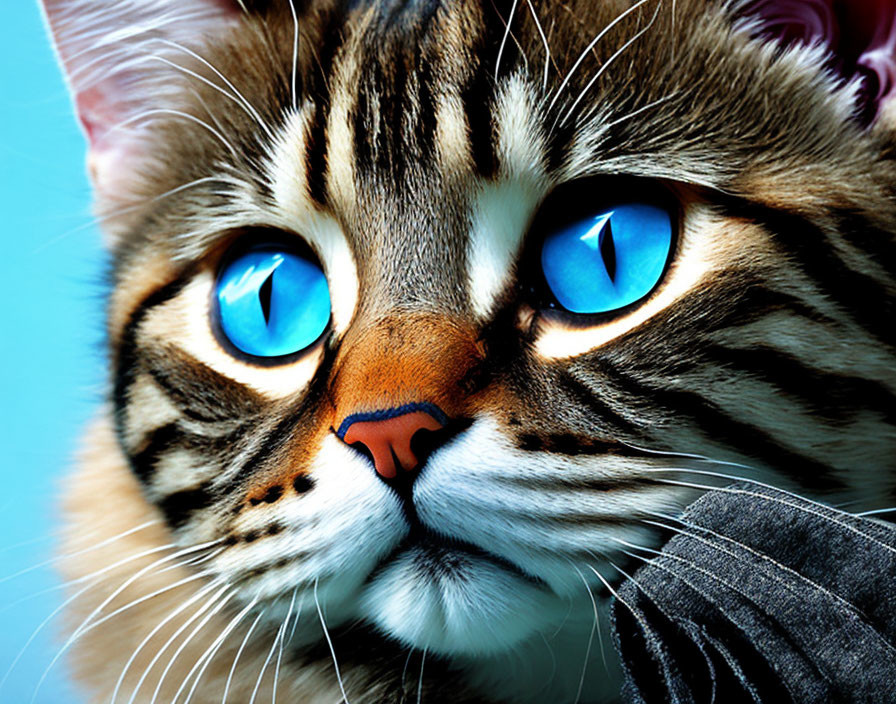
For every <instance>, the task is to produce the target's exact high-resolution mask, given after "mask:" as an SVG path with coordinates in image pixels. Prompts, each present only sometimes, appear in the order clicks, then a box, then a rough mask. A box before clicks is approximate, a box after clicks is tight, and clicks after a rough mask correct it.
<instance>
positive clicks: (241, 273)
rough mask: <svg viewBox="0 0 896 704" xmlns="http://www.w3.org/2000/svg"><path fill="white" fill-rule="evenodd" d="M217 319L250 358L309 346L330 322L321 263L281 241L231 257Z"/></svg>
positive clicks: (221, 279)
mask: <svg viewBox="0 0 896 704" xmlns="http://www.w3.org/2000/svg"><path fill="white" fill-rule="evenodd" d="M214 300H215V306H214V307H215V310H214V312H213V315H214V316H215V322H216V323H217V327H218V329H219V330H220V332H221V333H222V334H223V336H224V337H225V338H226V340H227V341H228V342H229V343H230V344H232V345H233V347H235V348H236V349H237V350H239V351H240V352H242V353H245V354H247V355H250V356H252V357H259V358H265V359H266V360H267V361H275V359H276V358H278V357H287V356H290V355H293V354H295V353H297V352H301V351H302V350H304V349H306V348H308V347H310V346H311V345H312V344H314V343H315V342H316V341H317V340H318V339H319V338H320V336H321V335H322V334H323V333H324V331H325V330H326V329H327V324H328V323H329V321H330V291H329V288H328V286H327V278H326V276H325V274H324V272H323V270H322V269H321V266H320V264H319V263H318V262H317V261H316V260H315V259H314V258H313V257H312V256H311V255H310V253H309V254H305V253H304V252H301V251H299V250H297V249H294V248H291V247H289V246H287V245H283V244H274V243H272V244H264V245H259V246H256V247H253V248H251V249H248V250H243V251H242V253H240V254H238V255H237V256H235V257H232V258H231V259H230V260H229V261H228V262H227V263H226V265H225V266H224V267H223V268H222V269H221V271H220V273H219V274H218V279H217V281H216V284H215V294H214Z"/></svg>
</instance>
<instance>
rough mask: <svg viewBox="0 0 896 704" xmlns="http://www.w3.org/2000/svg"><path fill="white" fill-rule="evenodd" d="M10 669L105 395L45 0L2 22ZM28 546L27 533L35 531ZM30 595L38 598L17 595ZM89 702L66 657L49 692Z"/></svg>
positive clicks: (42, 602)
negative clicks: (62, 487)
mask: <svg viewBox="0 0 896 704" xmlns="http://www.w3.org/2000/svg"><path fill="white" fill-rule="evenodd" d="M0 38H2V41H0V167H2V168H0V202H2V206H3V210H2V223H3V231H4V235H3V241H2V257H0V262H2V263H0V448H2V454H0V457H2V460H0V481H2V491H0V678H2V677H3V676H4V674H5V673H6V671H7V669H8V668H9V665H10V664H11V662H12V661H13V659H14V658H15V657H16V654H17V653H18V652H19V651H20V650H21V649H22V647H23V646H24V645H25V643H26V641H27V640H28V638H29V636H30V635H31V633H32V632H33V631H34V629H35V628H36V627H37V626H38V625H39V624H40V623H41V621H42V620H44V618H46V617H47V616H48V615H49V614H50V613H51V612H52V610H53V608H55V606H56V605H57V604H59V603H60V602H61V597H60V594H61V591H60V590H56V591H52V592H49V593H46V594H39V592H40V591H41V590H44V589H47V588H49V587H51V586H53V585H54V584H58V580H56V577H55V574H54V573H53V571H52V569H51V568H41V569H37V570H34V571H32V572H30V573H28V574H25V575H22V576H19V577H15V578H13V579H9V578H8V576H9V575H12V574H14V573H16V572H17V571H19V570H22V569H25V568H28V567H30V566H33V565H36V564H38V563H40V562H42V561H43V560H46V559H48V558H50V557H51V556H52V554H53V549H54V544H53V539H52V537H51V536H52V533H53V531H54V528H55V527H56V525H57V523H58V519H57V512H56V504H57V501H58V497H59V489H58V484H59V478H60V477H61V476H62V475H63V474H64V473H65V472H67V471H69V468H70V467H71V464H72V456H73V454H74V452H75V450H76V448H77V444H78V438H79V436H80V434H81V432H82V430H83V428H84V427H85V425H86V423H87V422H88V421H89V419H90V417H91V415H92V414H93V413H94V412H95V410H96V408H97V406H98V404H99V403H100V402H101V400H102V398H103V395H104V366H105V365H104V352H103V347H102V339H103V338H102V324H103V291H104V286H103V283H102V281H103V275H104V269H105V260H104V255H103V252H102V248H101V246H100V245H101V237H100V235H99V233H98V232H97V230H96V228H95V227H92V226H91V225H89V223H90V222H91V217H90V214H89V208H90V206H89V202H90V190H89V185H88V183H87V179H86V176H85V170H84V150H85V142H84V139H83V137H82V136H81V133H80V130H79V128H78V125H77V123H76V121H75V118H74V116H73V113H72V108H71V104H70V102H69V98H68V96H67V93H66V89H65V85H64V83H63V80H62V75H61V73H60V71H59V69H58V68H57V66H56V60H55V57H54V55H53V52H52V49H51V48H50V44H49V41H48V39H47V37H46V34H45V31H44V27H43V22H42V18H41V14H40V10H39V9H38V6H37V4H36V1H35V0H12V1H10V0H6V1H5V2H4V3H3V22H2V29H0ZM26 541H27V544H24V545H23V544H22V543H23V542H26ZM25 597H31V598H29V599H28V600H27V601H23V602H21V603H15V602H17V601H18V600H20V599H23V598H25ZM53 625H54V623H52V622H51V623H50V624H49V625H48V626H47V628H45V629H44V631H43V632H42V633H41V634H40V635H39V636H38V637H37V638H36V639H35V641H34V642H33V643H32V644H31V645H30V646H29V648H28V650H26V651H25V655H24V656H23V657H22V659H21V660H20V662H19V663H18V664H17V665H16V667H15V669H14V670H13V671H12V673H11V674H10V676H9V678H8V679H7V681H6V682H5V683H4V684H3V686H2V689H0V702H4V703H9V704H27V703H28V702H29V701H31V698H32V693H33V691H34V688H35V686H36V684H37V682H38V680H39V679H40V677H41V674H42V673H43V671H44V669H45V668H46V666H47V665H48V664H49V662H50V660H51V659H52V657H53V655H54V654H55V653H56V651H57V650H58V648H59V645H60V643H59V640H58V633H54V629H53ZM35 701H37V702H41V703H42V704H43V703H46V704H51V703H52V704H77V703H78V702H80V701H82V699H81V698H79V697H77V696H76V695H75V694H73V692H72V691H71V689H70V687H69V685H68V684H67V679H66V671H65V667H64V664H63V663H60V664H57V665H56V666H54V668H53V669H52V670H51V672H50V675H49V677H48V678H47V681H46V682H45V683H44V684H43V685H42V687H41V689H40V692H39V694H38V696H37V699H36V700H35Z"/></svg>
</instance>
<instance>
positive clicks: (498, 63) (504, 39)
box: [495, 0, 519, 83]
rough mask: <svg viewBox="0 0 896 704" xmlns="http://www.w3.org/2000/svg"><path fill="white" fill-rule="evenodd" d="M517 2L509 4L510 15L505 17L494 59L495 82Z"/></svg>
mask: <svg viewBox="0 0 896 704" xmlns="http://www.w3.org/2000/svg"><path fill="white" fill-rule="evenodd" d="M518 3H519V0H513V5H511V6H510V16H509V17H508V18H507V22H506V24H505V28H504V36H503V37H502V38H501V46H500V47H498V58H497V59H496V60H495V83H497V82H498V74H499V73H500V72H501V57H502V56H504V47H505V46H506V44H507V38H508V37H509V36H510V27H511V25H512V24H513V17H514V15H516V6H517V4H518Z"/></svg>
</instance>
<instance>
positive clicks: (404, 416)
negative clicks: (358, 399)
mask: <svg viewBox="0 0 896 704" xmlns="http://www.w3.org/2000/svg"><path fill="white" fill-rule="evenodd" d="M445 421H446V418H445V414H444V413H442V411H441V410H439V408H438V407H437V406H434V405H433V404H431V403H410V404H407V405H405V406H400V407H398V408H390V409H387V410H382V411H374V412H372V413H355V414H353V415H350V416H348V417H347V418H346V419H345V420H344V421H342V424H341V425H340V426H339V430H338V431H337V433H336V434H337V435H338V436H339V437H340V438H342V440H343V441H344V442H345V443H347V444H349V445H354V444H355V443H360V444H362V445H364V447H366V448H367V450H368V452H370V454H371V456H372V457H373V464H374V466H375V467H376V472H377V474H379V475H380V476H381V477H382V478H383V479H394V478H395V477H397V476H398V470H399V469H402V470H404V471H405V472H413V471H414V470H416V469H417V468H418V465H419V464H420V462H419V460H418V458H417V456H416V454H415V453H414V450H413V449H412V448H411V440H412V439H413V437H414V435H416V434H417V432H418V431H420V430H430V431H433V430H440V429H441V428H443V427H444V426H445Z"/></svg>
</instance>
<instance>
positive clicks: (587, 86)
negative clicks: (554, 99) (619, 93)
mask: <svg viewBox="0 0 896 704" xmlns="http://www.w3.org/2000/svg"><path fill="white" fill-rule="evenodd" d="M662 6H663V0H659V2H658V3H657V5H656V10H655V11H654V13H653V17H651V18H650V22H648V23H647V26H646V27H644V29H642V30H640V31H639V32H637V33H635V36H633V37H632V38H631V39H629V40H628V41H627V42H626V43H625V44H623V45H622V46H621V47H619V48H618V49H617V50H616V51H615V52H614V53H613V55H612V56H610V58H609V59H607V61H606V63H604V64H603V65H602V66H601V67H600V68H599V69H598V70H597V71H596V72H595V74H594V76H592V77H591V80H589V81H588V83H586V84H585V87H584V88H583V89H582V91H581V92H580V93H579V95H578V97H577V98H576V99H575V100H574V101H573V103H572V105H570V106H569V109H567V111H566V114H565V115H564V116H563V119H562V120H560V124H561V125H563V124H564V123H565V122H566V121H567V120H568V119H569V118H570V116H571V115H572V114H573V112H575V109H576V107H577V106H578V104H579V103H580V102H581V101H582V99H583V98H584V97H585V94H586V93H588V91H589V90H591V87H592V86H593V85H594V84H595V83H596V82H597V79H599V78H600V77H601V76H602V75H603V73H604V71H606V70H607V69H608V68H609V67H610V66H612V65H613V63H614V62H615V61H616V59H618V58H619V57H620V56H622V54H624V53H625V51H626V50H627V49H628V48H629V47H630V46H631V45H632V44H634V43H635V42H636V41H638V40H639V39H640V38H641V37H643V36H644V35H645V34H646V33H647V32H649V31H650V29H651V27H653V23H654V22H656V18H657V16H658V15H659V11H660V8H661V7H662ZM555 124H556V123H555Z"/></svg>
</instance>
